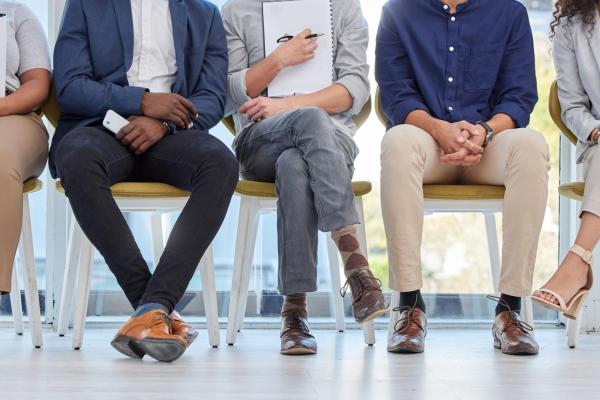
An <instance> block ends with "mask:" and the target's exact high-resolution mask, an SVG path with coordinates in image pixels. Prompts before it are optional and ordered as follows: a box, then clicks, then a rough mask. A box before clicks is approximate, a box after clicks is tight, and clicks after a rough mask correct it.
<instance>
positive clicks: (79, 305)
mask: <svg viewBox="0 0 600 400" xmlns="http://www.w3.org/2000/svg"><path fill="white" fill-rule="evenodd" d="M93 260H94V246H93V245H92V243H91V242H90V241H89V239H88V238H87V237H85V235H83V236H82V238H81V254H80V258H79V268H78V270H79V273H78V274H77V295H76V296H77V297H76V300H75V312H74V318H73V319H74V320H73V348H74V349H75V350H79V349H80V348H81V344H82V343H83V331H84V328H85V317H86V314H87V308H88V301H89V298H90V281H91V278H92V263H93Z"/></svg>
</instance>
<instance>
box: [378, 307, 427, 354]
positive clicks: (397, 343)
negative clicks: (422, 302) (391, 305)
mask: <svg viewBox="0 0 600 400" xmlns="http://www.w3.org/2000/svg"><path fill="white" fill-rule="evenodd" d="M401 309H403V310H404V311H402V313H401V314H400V318H399V319H398V322H396V326H394V334H393V335H392V337H391V338H390V339H389V341H388V347H387V350H388V351H389V352H390V353H422V352H423V350H425V336H427V316H426V315H425V313H424V312H423V311H421V309H420V308H415V307H398V308H397V309H394V311H399V310H401Z"/></svg>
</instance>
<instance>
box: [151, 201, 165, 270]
mask: <svg viewBox="0 0 600 400" xmlns="http://www.w3.org/2000/svg"><path fill="white" fill-rule="evenodd" d="M150 232H151V236H152V261H153V262H154V268H156V266H157V265H158V262H159V261H160V256H162V253H163V251H164V249H165V241H164V238H163V224H162V214H161V213H158V212H155V213H152V215H151V217H150Z"/></svg>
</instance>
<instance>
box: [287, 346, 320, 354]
mask: <svg viewBox="0 0 600 400" xmlns="http://www.w3.org/2000/svg"><path fill="white" fill-rule="evenodd" d="M281 354H283V355H284V356H309V355H313V354H317V350H315V349H309V348H307V347H293V348H291V349H288V350H281Z"/></svg>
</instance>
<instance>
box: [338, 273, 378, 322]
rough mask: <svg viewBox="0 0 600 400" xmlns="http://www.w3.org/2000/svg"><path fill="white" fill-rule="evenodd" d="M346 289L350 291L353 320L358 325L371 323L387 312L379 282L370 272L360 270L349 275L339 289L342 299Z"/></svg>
mask: <svg viewBox="0 0 600 400" xmlns="http://www.w3.org/2000/svg"><path fill="white" fill-rule="evenodd" d="M348 287H350V290H351V291H352V298H353V301H352V311H353V312H354V319H355V320H356V322H358V323H359V324H362V323H364V322H367V321H371V320H372V319H375V318H377V317H379V316H381V315H383V314H385V313H386V312H387V310H388V306H387V305H386V304H385V298H384V297H383V293H382V292H381V281H380V280H379V279H377V278H375V277H374V276H373V273H372V272H371V270H369V269H366V268H361V269H357V270H356V271H354V272H353V273H352V274H350V276H349V277H348V279H347V280H346V283H345V284H344V287H343V288H342V289H341V292H340V294H341V295H342V297H344V296H345V295H346V292H347V291H348Z"/></svg>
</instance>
